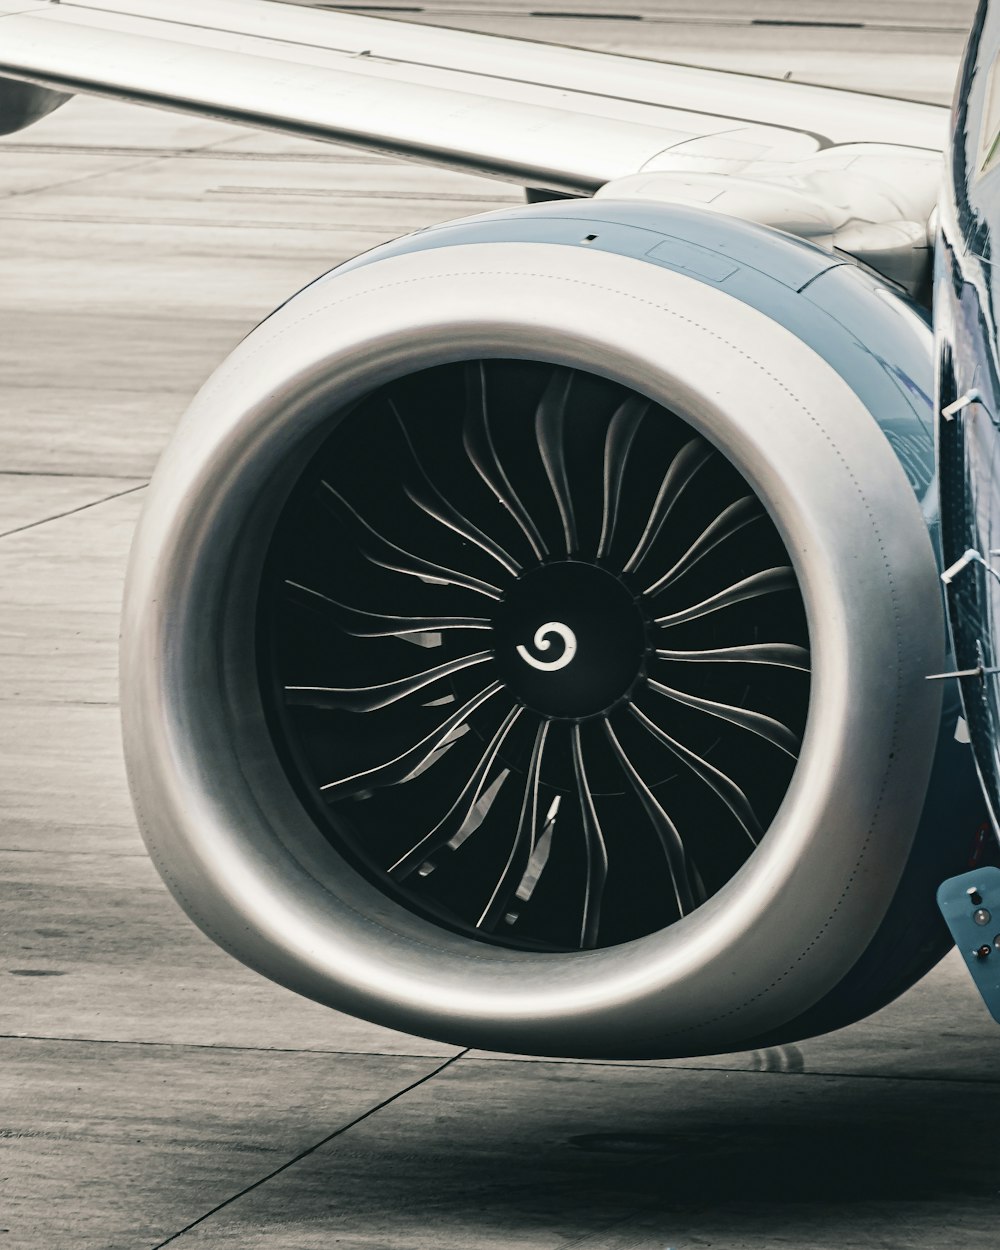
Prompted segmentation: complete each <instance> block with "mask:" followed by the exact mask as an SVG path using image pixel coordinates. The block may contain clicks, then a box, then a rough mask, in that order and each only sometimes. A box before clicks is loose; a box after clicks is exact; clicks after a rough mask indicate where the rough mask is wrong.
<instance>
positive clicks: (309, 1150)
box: [151, 1050, 469, 1250]
mask: <svg viewBox="0 0 1000 1250" xmlns="http://www.w3.org/2000/svg"><path fill="white" fill-rule="evenodd" d="M468 1053H469V1052H468V1050H462V1051H459V1053H458V1054H457V1055H452V1057H451V1058H450V1059H446V1060H445V1061H444V1063H441V1064H438V1066H437V1067H436V1068H435V1069H434V1070H433V1071H432V1072H428V1073H427V1075H426V1076H422V1077H421V1078H420V1079H419V1080H417V1081H412V1082H411V1083H410V1084H409V1085H407V1086H406V1087H405V1088H404V1089H401V1090H398V1091H397V1092H396V1093H395V1094H392V1095H391V1096H390V1097H388V1098H385V1099H383V1100H382V1101H381V1102H380V1103H377V1104H376V1105H375V1106H374V1107H369V1108H368V1110H367V1111H365V1112H363V1113H362V1114H361V1115H359V1116H355V1118H354V1119H353V1120H351V1121H350V1123H348V1124H344V1125H342V1126H341V1127H340V1128H338V1129H334V1131H333V1132H332V1133H328V1134H327V1135H326V1137H324V1138H322V1139H321V1140H320V1141H318V1142H316V1143H314V1144H313V1145H312V1146H307V1147H306V1149H305V1150H300V1151H299V1153H298V1154H297V1155H295V1156H294V1157H293V1158H291V1159H288V1160H286V1161H285V1162H284V1163H282V1164H281V1166H280V1167H276V1168H274V1169H272V1171H270V1172H268V1173H267V1175H266V1176H262V1177H260V1178H259V1179H258V1180H255V1181H253V1182H252V1183H251V1184H249V1185H245V1186H244V1187H243V1188H242V1189H241V1190H240V1191H239V1193H235V1194H233V1195H232V1196H231V1197H229V1198H225V1199H224V1200H223V1201H222V1202H219V1203H216V1205H215V1206H214V1207H212V1209H211V1210H210V1211H206V1212H205V1214H204V1215H199V1216H198V1218H197V1219H196V1220H192V1221H191V1223H190V1224H186V1225H185V1226H184V1227H183V1228H180V1229H178V1230H177V1232H176V1233H171V1235H170V1236H169V1237H167V1238H166V1239H165V1240H164V1241H159V1242H157V1243H156V1245H155V1246H153V1247H151V1250H163V1247H164V1246H169V1245H170V1244H171V1242H174V1241H177V1240H178V1239H179V1238H181V1237H183V1236H184V1234H185V1233H189V1232H190V1231H191V1230H192V1229H193V1228H197V1226H198V1225H199V1224H203V1223H204V1222H205V1220H207V1219H210V1218H211V1217H212V1216H213V1215H216V1214H217V1213H218V1212H219V1211H222V1210H223V1209H224V1208H225V1207H228V1206H231V1205H232V1204H233V1203H234V1202H238V1201H239V1199H240V1198H244V1197H246V1195H247V1194H249V1193H252V1192H253V1191H254V1190H255V1189H259V1188H260V1187H261V1186H262V1185H266V1184H267V1182H268V1181H270V1180H273V1179H274V1178H275V1177H276V1176H280V1175H281V1173H282V1172H287V1171H288V1169H289V1168H292V1167H294V1166H295V1164H296V1163H301V1162H302V1160H303V1159H306V1158H308V1157H309V1155H311V1154H315V1152H316V1151H317V1150H320V1149H322V1147H323V1146H326V1145H327V1144H328V1143H329V1142H331V1141H333V1140H334V1139H335V1138H337V1137H342V1136H343V1135H344V1134H345V1133H349V1132H350V1131H351V1129H352V1128H355V1127H356V1126H357V1125H358V1124H361V1123H362V1122H363V1121H364V1120H367V1119H369V1118H370V1117H371V1116H373V1115H377V1114H378V1112H380V1111H382V1110H384V1109H385V1108H386V1107H388V1106H390V1105H391V1104H392V1103H394V1102H396V1101H398V1100H399V1099H400V1098H403V1097H404V1096H405V1095H406V1094H409V1093H412V1092H413V1090H415V1089H418V1088H419V1087H420V1086H421V1085H426V1084H427V1082H428V1081H433V1080H434V1078H435V1077H436V1076H438V1075H439V1074H440V1073H442V1072H443V1071H444V1070H445V1069H446V1068H450V1067H451V1066H452V1065H453V1064H455V1063H458V1061H459V1060H460V1059H462V1058H463V1057H464V1056H465V1055H467V1054H468ZM399 1057H400V1058H402V1057H403V1056H399Z"/></svg>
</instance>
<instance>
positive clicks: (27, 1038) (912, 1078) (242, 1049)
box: [0, 852, 1000, 1250]
mask: <svg viewBox="0 0 1000 1250" xmlns="http://www.w3.org/2000/svg"><path fill="white" fill-rule="evenodd" d="M0 853H2V852H0ZM136 857H137V858H139V857H140V856H136ZM2 1041H13V1042H67V1043H82V1044H84V1045H87V1046H149V1047H161V1048H164V1049H170V1048H173V1049H176V1050H220V1051H230V1050H231V1051H236V1052H238V1053H249V1054H260V1055H269V1054H274V1055H338V1056H340V1057H342V1058H351V1057H355V1058H361V1059H366V1058H372V1059H433V1058H435V1057H436V1056H434V1055H415V1054H411V1053H409V1052H406V1051H397V1050H335V1049H334V1050H327V1049H325V1048H318V1047H301V1046H237V1045H234V1044H232V1043H228V1042H157V1041H151V1040H149V1039H146V1038H122V1039H119V1038H112V1037H61V1036H59V1035H57V1034H47V1033H0V1042H2ZM458 1059H462V1060H463V1061H464V1062H465V1063H467V1064H478V1063H482V1064H487V1063H516V1064H523V1065H524V1066H525V1067H526V1068H529V1067H535V1066H537V1065H539V1064H559V1065H561V1066H564V1067H573V1068H620V1069H624V1070H625V1071H628V1072H635V1071H639V1072H662V1073H663V1074H664V1075H665V1076H666V1075H667V1074H668V1073H671V1072H701V1073H713V1072H714V1073H718V1074H719V1075H720V1076H785V1077H789V1076H800V1077H813V1078H816V1077H820V1078H827V1079H831V1080H841V1081H905V1082H907V1083H913V1084H933V1085H1000V1077H998V1078H996V1079H994V1080H991V1079H989V1078H983V1077H982V1076H976V1077H957V1076H919V1075H906V1074H905V1073H898V1072H819V1071H815V1070H813V1071H810V1070H808V1069H805V1070H803V1071H798V1072H795V1071H787V1070H783V1069H770V1070H769V1069H766V1068H714V1067H708V1066H705V1065H701V1064H694V1063H690V1064H689V1063H686V1064H676V1065H675V1066H673V1067H665V1066H660V1065H658V1064H657V1063H656V1061H655V1060H652V1061H650V1062H649V1063H643V1062H641V1061H640V1062H636V1063H627V1062H615V1061H611V1060H602V1059H559V1058H553V1057H552V1056H546V1055H538V1056H528V1057H511V1056H504V1055H474V1054H472V1048H471V1047H467V1048H466V1049H465V1050H462V1051H460V1052H459V1053H458V1054H456V1055H452V1056H451V1057H450V1058H449V1059H448V1061H447V1063H445V1064H443V1065H442V1068H439V1069H438V1071H441V1070H443V1068H444V1067H447V1066H448V1064H450V1063H454V1062H455V1061H456V1060H458ZM431 1075H432V1076H433V1075H435V1073H431ZM429 1079H430V1077H423V1078H422V1080H429ZM420 1083H421V1082H420V1081H418V1082H417V1084H420ZM409 1088H415V1086H411V1087H409ZM407 1092H408V1090H403V1091H401V1094H397V1095H395V1097H401V1095H402V1094H405V1093H407ZM389 1101H390V1102H391V1101H392V1099H390V1100H389ZM381 1105H383V1106H384V1105H386V1104H381ZM379 1109H380V1108H378V1107H376V1108H373V1110H372V1111H369V1112H367V1113H366V1114H369V1115H370V1114H373V1112H374V1111H377V1110H379ZM362 1118H364V1117H362ZM356 1122H357V1121H355V1123H356ZM348 1127H351V1126H350V1125H349V1126H348ZM339 1131H342V1130H338V1132H339ZM334 1136H336V1134H334ZM327 1140H329V1139H328V1138H324V1141H327ZM322 1144H323V1143H322V1142H321V1143H320V1145H322ZM316 1148H317V1147H311V1149H316ZM223 1205H225V1204H223ZM162 1244H164V1245H165V1244H166V1243H165V1242H164V1243H162ZM153 1250H159V1246H154V1247H153Z"/></svg>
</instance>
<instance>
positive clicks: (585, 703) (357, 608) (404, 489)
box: [259, 360, 809, 951]
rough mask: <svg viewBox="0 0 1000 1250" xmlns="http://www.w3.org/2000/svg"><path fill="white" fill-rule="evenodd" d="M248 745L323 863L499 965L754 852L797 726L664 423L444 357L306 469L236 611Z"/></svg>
mask: <svg viewBox="0 0 1000 1250" xmlns="http://www.w3.org/2000/svg"><path fill="white" fill-rule="evenodd" d="M259 619H260V625H261V629H260V638H261V646H260V653H259V656H260V673H261V679H262V685H263V688H264V691H265V702H266V704H267V706H268V716H269V723H270V724H271V726H272V733H273V735H274V737H275V740H276V744H277V746H278V749H279V753H280V755H281V757H282V759H283V761H284V763H285V767H286V769H287V770H288V773H289V775H290V777H291V778H292V780H293V782H294V784H295V785H296V788H297V789H298V791H299V794H300V796H301V797H302V798H303V800H304V801H305V803H306V805H307V807H308V808H309V810H310V811H311V812H312V814H313V816H314V819H315V820H316V821H317V823H318V824H319V826H320V828H321V829H322V830H323V832H324V833H325V835H326V836H327V837H328V838H329V839H330V841H331V842H332V843H333V845H334V846H335V847H336V849H338V850H339V851H341V852H342V853H344V854H345V855H346V856H347V857H348V859H349V860H350V861H351V862H353V863H354V864H355V865H356V866H358V867H359V868H360V869H361V871H363V872H364V874H365V875H366V876H367V877H368V878H369V879H370V880H372V881H373V882H374V883H375V884H376V885H377V886H378V887H379V888H380V889H381V890H382V891H383V892H384V893H386V894H387V895H389V896H390V897H392V898H394V899H395V900H396V901H398V902H401V903H402V904H403V905H404V906H405V907H407V908H408V909H409V910H411V911H413V912H415V913H417V914H419V915H423V916H425V917H429V918H431V919H433V920H434V921H435V922H437V923H439V924H443V925H445V926H446V927H448V928H451V929H454V930H457V931H459V932H463V933H466V934H468V935H472V936H475V937H476V938H478V939H480V940H482V941H485V942H489V943H493V944H499V945H504V946H511V947H521V948H530V949H538V950H549V951H564V950H576V949H589V948H595V947H605V946H612V945H616V944H618V943H621V942H625V941H629V940H631V939H633V938H636V937H641V936H644V935H645V934H648V933H651V932H655V931H658V930H660V929H663V928H665V927H667V926H669V925H670V924H672V923H674V922H675V921H677V920H678V919H680V918H681V917H683V916H685V915H687V914H689V913H690V912H692V911H694V910H695V909H696V908H697V907H698V906H699V905H700V904H701V903H702V902H704V901H705V900H706V899H707V898H709V897H710V896H711V895H713V894H714V893H716V892H717V891H718V890H719V889H720V888H721V887H722V886H723V885H724V884H725V883H726V882H727V881H729V880H730V879H731V878H732V877H733V876H734V875H735V873H736V872H737V871H738V870H739V868H740V867H741V866H742V865H743V864H744V863H745V862H746V860H747V859H748V858H749V857H750V855H751V854H752V853H753V851H754V849H755V848H756V846H757V845H758V844H759V842H760V840H761V838H762V837H763V836H764V835H765V832H766V830H767V828H768V825H769V824H770V822H771V820H772V819H773V816H774V814H775V812H776V811H777V809H778V807H779V805H780V803H781V800H782V798H783V797H784V794H785V792H786V790H787V788H788V784H789V782H790V779H791V776H792V773H793V771H794V768H795V763H796V759H797V755H798V750H799V744H800V742H801V739H802V734H803V731H804V727H805V718H806V709H807V705H808V695H809V652H808V633H807V629H806V622H805V612H804V608H803V605H802V599H801V595H800V593H799V588H798V584H797V581H796V577H795V574H794V572H793V570H792V568H791V565H790V560H789V558H788V554H787V552H786V550H785V548H784V546H783V544H782V542H781V539H780V537H779V535H778V533H777V530H776V529H775V526H774V524H773V522H772V521H771V519H770V517H769V516H768V514H767V512H766V510H765V509H764V507H763V505H762V504H761V502H760V500H759V499H758V498H757V497H756V496H755V495H754V493H753V491H752V489H751V488H750V487H749V486H748V484H747V482H746V481H745V479H744V478H743V477H742V476H741V475H740V474H739V473H738V472H737V471H736V469H735V468H734V467H733V466H732V465H731V464H730V463H729V461H728V460H727V459H726V458H725V457H724V456H723V455H722V454H721V453H720V452H719V451H718V450H717V449H716V448H714V447H713V446H712V445H711V444H710V443H709V442H708V441H706V440H705V439H704V438H703V437H701V436H700V435H698V434H697V433H695V431H694V430H693V429H692V428H691V427H690V426H689V425H687V424H686V423H685V422H684V421H682V420H681V419H680V418H678V417H676V416H675V415H673V414H672V413H670V412H668V411H667V410H666V409H664V408H662V407H660V406H658V405H656V404H654V403H653V402H652V401H650V400H648V399H646V398H644V397H643V396H641V395H639V394H638V393H636V392H634V391H632V390H629V389H628V388H625V387H623V386H621V385H619V384H617V383H613V382H609V381H607V380H606V379H603V378H599V377H596V376H595V375H592V374H589V373H585V372H583V371H581V370H579V369H570V368H565V367H555V366H551V365H548V364H545V363H541V362H532V361H524V360H518V361H514V360H491V361H481V360H475V361H469V362H465V363H460V364H455V365H446V366H439V367H436V368H432V369H428V370H425V371H423V372H422V373H419V374H415V375H411V376H409V377H404V378H401V379H398V380H397V381H395V382H393V383H391V384H389V385H388V386H385V387H383V388H381V389H380V390H378V391H376V392H374V393H373V394H371V395H369V396H368V397H367V398H366V399H364V400H363V401H362V402H361V403H360V404H358V405H357V406H356V407H355V409H354V411H353V412H352V413H351V414H349V415H348V416H347V417H346V418H344V420H343V421H342V422H340V423H339V424H338V426H337V429H336V432H335V433H334V434H333V435H332V436H331V437H330V438H329V439H328V440H327V442H326V443H325V444H324V446H323V447H322V448H321V449H320V450H319V452H318V453H317V454H316V455H315V457H314V458H313V460H312V462H311V464H310V466H309V467H308V469H307V470H306V472H305V473H304V474H303V476H302V478H301V479H300V481H299V484H298V486H297V487H296V488H295V490H294V491H293V493H292V496H291V498H290V500H289V503H288V505H287V506H286V507H285V509H284V512H283V514H282V517H281V519H280V521H279V523H278V526H277V529H276V532H275V536H274V539H273V542H272V544H271V549H270V552H269V556H268V561H267V568H266V572H265V577H264V580H263V583H262V590H261V597H260V616H259Z"/></svg>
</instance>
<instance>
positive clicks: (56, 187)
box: [0, 156, 160, 201]
mask: <svg viewBox="0 0 1000 1250" xmlns="http://www.w3.org/2000/svg"><path fill="white" fill-rule="evenodd" d="M159 159H160V158H159V157H158V156H155V157H149V158H148V159H146V160H138V161H125V162H123V163H122V164H121V165H116V166H115V167H114V169H99V170H94V171H93V172H91V173H89V174H80V175H79V177H77V178H61V179H59V180H58V181H57V182H50V183H47V184H46V185H45V186H44V187H28V188H26V189H25V190H23V191H8V192H7V193H6V195H4V196H3V197H0V198H3V199H4V200H7V201H10V200H16V199H25V198H26V197H27V196H29V195H46V194H47V193H48V192H49V191H60V190H62V188H63V187H74V186H78V185H79V184H80V183H81V182H93V180H94V179H95V178H105V177H111V176H113V175H114V174H121V173H125V172H126V171H129V172H131V171H132V170H135V169H142V168H143V166H145V165H154V164H155V163H156V162H157V161H158V160H159Z"/></svg>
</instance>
